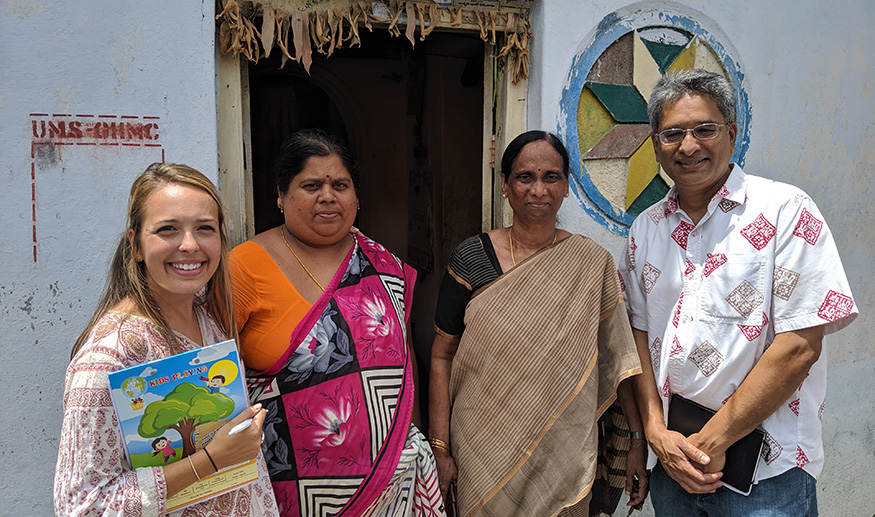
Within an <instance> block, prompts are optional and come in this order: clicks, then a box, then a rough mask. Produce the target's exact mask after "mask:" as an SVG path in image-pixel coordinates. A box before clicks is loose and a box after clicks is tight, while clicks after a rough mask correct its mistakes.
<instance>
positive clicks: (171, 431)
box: [109, 340, 258, 512]
mask: <svg viewBox="0 0 875 517" xmlns="http://www.w3.org/2000/svg"><path fill="white" fill-rule="evenodd" d="M242 373H243V369H242V368H241V364H240V360H239V356H238V354H237V345H236V343H235V342H234V340H230V341H223V342H221V343H217V344H215V345H211V346H206V347H203V348H198V349H196V350H190V351H188V352H183V353H181V354H178V355H174V356H171V357H165V358H163V359H158V360H155V361H151V362H148V363H143V364H139V365H137V366H132V367H130V368H125V369H124V370H118V371H116V372H112V373H110V374H109V389H110V393H111V396H112V404H113V407H114V408H115V412H116V416H117V417H118V421H119V426H120V427H121V431H122V436H123V438H124V443H125V452H126V453H127V457H128V461H129V462H130V465H131V468H139V467H153V466H161V465H167V464H170V463H173V462H175V461H180V460H183V459H184V458H186V457H187V456H189V455H191V454H194V453H195V452H196V451H197V450H199V449H202V448H203V447H204V445H206V444H208V443H209V442H210V440H212V438H213V435H214V434H215V433H216V432H228V429H229V428H230V426H226V427H225V428H224V429H221V430H220V429H219V428H220V427H221V426H222V425H224V424H226V423H227V422H228V421H229V420H231V419H232V418H234V417H235V416H237V415H238V414H239V413H240V412H241V411H243V409H245V408H246V407H247V406H248V405H249V401H248V398H247V396H246V387H245V384H244V381H243V375H242ZM200 474H201V481H198V482H196V483H194V484H193V485H190V486H189V487H187V488H185V489H184V490H182V491H181V492H179V493H177V494H176V495H174V496H173V497H170V498H169V499H168V500H167V511H168V512H171V511H173V510H178V509H180V508H183V507H185V506H188V505H191V504H194V503H197V502H200V501H203V500H205V499H209V498H211V497H215V496H217V495H219V494H222V493H224V492H227V491H228V490H232V489H234V488H237V487H240V486H242V485H245V484H246V483H249V482H251V481H254V480H255V479H256V478H258V471H257V468H256V465H255V460H254V459H253V460H250V461H248V462H245V463H241V464H238V465H233V466H231V467H227V468H224V469H222V470H220V471H219V472H216V473H214V474H211V475H204V473H200Z"/></svg>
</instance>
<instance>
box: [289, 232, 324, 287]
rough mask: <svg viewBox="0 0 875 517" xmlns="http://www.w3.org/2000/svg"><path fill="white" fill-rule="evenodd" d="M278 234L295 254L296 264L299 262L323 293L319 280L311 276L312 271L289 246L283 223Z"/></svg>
mask: <svg viewBox="0 0 875 517" xmlns="http://www.w3.org/2000/svg"><path fill="white" fill-rule="evenodd" d="M280 234H281V235H282V236H283V242H285V243H286V247H287V248H289V251H291V252H292V255H294V256H295V259H297V261H298V264H300V265H301V267H302V268H304V271H305V272H306V273H307V275H308V276H309V277H310V279H311V280H313V281H314V282H316V285H318V286H319V289H322V292H323V293H324V292H325V288H324V287H322V284H320V283H319V280H316V277H315V276H313V273H311V272H310V270H309V269H307V266H305V265H304V263H303V262H301V257H299V256H298V254H297V253H295V250H293V249H292V247H291V246H289V241H287V240H286V225H285V224H284V225H283V227H282V228H281V229H280Z"/></svg>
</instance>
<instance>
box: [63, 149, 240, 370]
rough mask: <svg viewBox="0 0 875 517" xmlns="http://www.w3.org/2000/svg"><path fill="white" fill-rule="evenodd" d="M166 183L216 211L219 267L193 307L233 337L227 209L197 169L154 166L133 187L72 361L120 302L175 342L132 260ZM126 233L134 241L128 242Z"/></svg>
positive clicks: (138, 265)
mask: <svg viewBox="0 0 875 517" xmlns="http://www.w3.org/2000/svg"><path fill="white" fill-rule="evenodd" d="M170 184H182V185H189V186H192V187H195V188H198V189H200V190H202V191H204V192H206V193H207V194H209V196H210V197H211V198H213V201H215V202H216V205H218V207H219V235H220V237H221V243H222V248H221V256H220V259H219V267H218V269H216V272H215V273H214V274H213V276H212V277H211V278H210V279H209V281H207V285H206V287H205V288H204V290H203V291H202V292H201V293H199V295H198V296H197V297H195V302H194V303H195V306H196V307H200V308H202V309H203V310H204V311H205V312H206V313H207V315H209V316H210V317H211V318H212V319H213V320H214V321H215V322H216V323H217V324H218V325H219V328H220V329H221V330H222V332H223V333H224V334H225V335H227V336H232V337H235V338H236V334H237V327H236V326H235V325H234V308H233V305H232V302H231V281H230V276H229V274H228V235H227V233H226V232H225V210H224V208H223V207H222V200H221V198H220V197H219V192H218V191H217V190H216V187H215V185H213V182H211V181H210V180H209V178H207V177H206V176H204V175H203V174H201V173H200V172H198V171H197V170H195V169H192V168H191V167H188V166H186V165H177V164H174V163H153V164H152V165H150V166H149V167H147V168H146V170H145V171H143V173H142V174H140V175H139V176H138V177H137V179H136V180H134V184H133V185H132V186H131V195H130V199H129V201H128V215H127V225H126V226H127V227H126V228H125V231H124V232H122V236H121V238H120V239H119V242H118V245H117V246H116V250H115V254H114V255H113V257H112V262H111V263H110V266H109V275H108V276H107V280H106V287H105V289H104V292H103V296H102V297H101V300H100V303H98V304H97V309H96V310H95V311H94V315H93V316H91V320H90V321H89V322H88V325H86V326H85V330H83V331H82V334H80V335H79V338H78V339H77V340H76V344H74V345H73V350H72V351H71V352H70V358H72V357H73V356H75V355H76V352H78V351H79V349H80V348H81V347H82V344H83V343H85V341H87V340H88V337H89V335H90V334H91V331H92V330H93V329H94V326H95V325H97V322H98V321H100V319H101V318H102V317H103V316H104V315H105V314H106V313H107V312H109V311H110V310H112V309H113V308H114V307H116V306H117V305H119V304H120V303H121V302H122V301H124V300H129V301H130V302H132V303H133V304H134V307H135V308H136V309H137V311H139V313H140V314H141V315H143V316H145V317H146V318H148V319H149V320H151V321H153V322H155V324H157V325H158V327H159V329H160V331H161V335H162V336H163V337H164V339H166V340H167V342H168V343H169V344H171V345H172V344H173V343H176V341H177V339H176V337H175V336H174V333H173V329H171V328H170V326H169V325H168V324H167V320H165V319H164V316H162V315H161V311H160V309H159V308H158V304H157V303H156V301H155V298H154V297H153V296H152V293H151V291H150V290H149V283H148V282H147V280H146V265H145V262H139V261H137V259H136V255H135V252H136V251H137V250H136V249H135V247H139V243H140V233H141V232H142V229H143V217H144V213H145V208H146V200H147V199H148V197H149V195H150V194H152V193H153V192H154V191H155V190H157V189H158V188H159V187H162V186H165V185H170ZM128 233H130V234H131V235H133V236H134V237H133V239H128Z"/></svg>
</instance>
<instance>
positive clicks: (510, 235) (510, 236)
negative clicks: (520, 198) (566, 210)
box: [301, 225, 559, 280]
mask: <svg viewBox="0 0 875 517" xmlns="http://www.w3.org/2000/svg"><path fill="white" fill-rule="evenodd" d="M507 230H508V231H507V240H508V242H510V262H511V264H512V265H513V266H516V260H515V259H514V258H513V225H511V226H510V228H508V229H507ZM557 235H559V230H557V229H555V228H554V229H553V242H551V243H550V244H556V236H557ZM546 247H547V246H544V248H546ZM544 248H541V249H544ZM538 251H541V250H538ZM301 265H302V266H303V265H304V264H301ZM305 269H306V268H305ZM314 280H315V279H314Z"/></svg>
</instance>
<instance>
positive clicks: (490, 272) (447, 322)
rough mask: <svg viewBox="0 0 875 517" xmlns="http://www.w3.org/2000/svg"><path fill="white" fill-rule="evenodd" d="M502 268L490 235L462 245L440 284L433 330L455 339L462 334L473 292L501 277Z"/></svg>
mask: <svg viewBox="0 0 875 517" xmlns="http://www.w3.org/2000/svg"><path fill="white" fill-rule="evenodd" d="M501 274H502V271H501V265H500V264H499V263H498V257H497V256H496V255H495V248H493V247H492V240H490V239H489V235H487V234H486V233H481V234H480V235H475V236H473V237H469V238H467V239H465V240H464V241H462V243H461V244H459V245H458V246H457V247H456V249H455V250H454V251H453V255H452V257H450V263H449V265H448V266H447V272H446V273H444V279H443V281H442V282H441V288H440V292H439V293H438V301H437V308H436V310H435V317H434V326H435V330H436V331H437V332H438V333H440V334H443V335H446V336H452V337H458V336H461V335H462V332H464V330H465V307H467V306H468V302H469V301H471V295H472V294H474V291H476V290H477V289H479V288H481V287H483V286H484V285H486V284H488V283H489V282H492V281H493V280H495V279H496V278H498V277H499V276H501Z"/></svg>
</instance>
